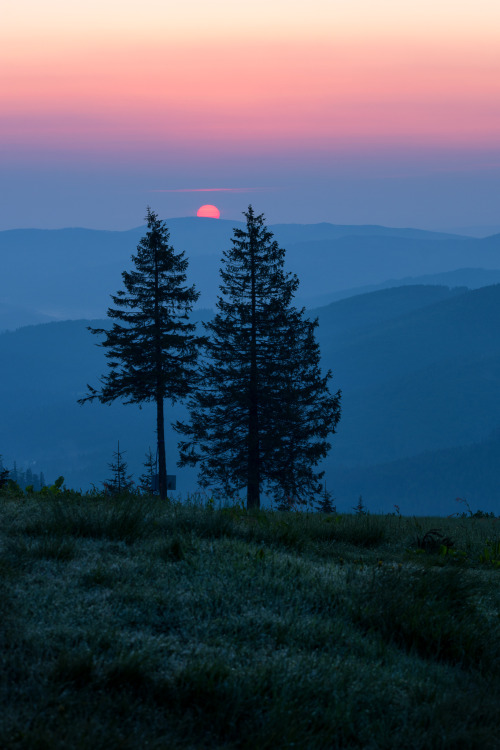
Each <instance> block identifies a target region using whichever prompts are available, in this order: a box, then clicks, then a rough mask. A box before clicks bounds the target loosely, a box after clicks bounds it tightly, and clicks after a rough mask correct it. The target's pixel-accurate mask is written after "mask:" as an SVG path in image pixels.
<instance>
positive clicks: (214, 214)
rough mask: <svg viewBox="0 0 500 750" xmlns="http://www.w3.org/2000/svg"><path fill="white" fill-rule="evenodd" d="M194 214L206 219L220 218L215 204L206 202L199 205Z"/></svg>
mask: <svg viewBox="0 0 500 750" xmlns="http://www.w3.org/2000/svg"><path fill="white" fill-rule="evenodd" d="M196 216H202V217H204V218H206V219H220V211H219V209H218V208H217V206H212V204H211V203H206V204H205V205H204V206H200V207H199V209H198V211H197V212H196Z"/></svg>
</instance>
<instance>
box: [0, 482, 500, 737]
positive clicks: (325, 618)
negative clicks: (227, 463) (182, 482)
mask: <svg viewBox="0 0 500 750" xmlns="http://www.w3.org/2000/svg"><path fill="white" fill-rule="evenodd" d="M0 504H1V505H0V507H1V513H2V519H3V520H2V528H1V531H0V567H1V571H2V577H1V579H0V593H1V596H0V607H1V617H2V630H1V635H0V638H1V641H2V644H1V645H2V655H3V661H2V670H1V671H0V698H1V703H2V707H3V709H4V710H3V711H2V712H1V715H0V745H1V747H2V748H5V750H14V749H15V748H20V749H23V750H24V749H26V750H32V748H47V750H48V749H49V748H50V750H59V749H60V750H63V749H64V750H66V748H69V747H72V748H73V747H74V748H80V750H96V749H97V748H103V749H104V748H118V747H119V748H122V750H136V749H137V748H145V747H149V748H157V749H158V750H159V749H160V748H167V747H168V748H172V749H173V750H175V749H176V748H178V749H179V750H180V748H183V749H184V748H193V750H194V748H209V747H210V748H221V749H222V748H224V749H225V750H229V749H231V748H235V749H236V748H243V749H245V748H248V750H254V748H259V749H262V750H266V748H268V749H269V750H271V749H272V750H274V749H276V748H290V747H296V748H315V750H316V749H319V750H321V749H323V748H324V749H325V750H326V749H327V748H328V750H330V749H331V748H342V749H344V748H352V749H353V750H354V749H355V748H360V749H361V748H363V749H366V748H385V749H386V750H391V749H393V750H401V748H407V747H411V748H413V750H433V749H436V750H437V749H438V748H439V749H442V750H443V749H444V748H449V747H456V748H464V749H465V748H467V750H476V749H477V750H484V749H485V748H495V747H498V746H499V745H500V687H499V686H500V679H499V678H500V624H499V620H498V616H497V613H498V607H499V605H500V598H499V589H498V585H497V580H498V565H499V564H500V560H499V559H498V556H499V548H498V545H499V543H500V542H499V539H498V529H497V525H496V524H497V521H495V520H494V519H475V518H466V519H451V520H450V519H448V520H445V521H444V520H443V519H430V518H429V519H420V521H419V522H418V523H417V522H415V521H414V520H412V519H405V518H401V517H397V516H392V517H388V516H386V517H375V516H335V515H330V516H324V515H322V514H315V515H312V514H296V513H288V514H279V513H271V512H260V513H252V514H248V513H246V512H245V511H244V510H242V509H240V508H237V507H233V508H229V507H228V508H221V509H218V508H212V507H203V506H202V505H201V504H196V503H192V504H187V505H186V504H185V505H182V506H181V505H177V504H175V503H160V502H159V501H158V500H157V499H154V498H150V497H143V498H141V497H137V496H126V497H125V496H121V497H118V498H114V499H113V498H103V497H96V496H94V497H88V496H87V497H81V496H78V495H75V494H74V493H66V494H62V495H60V496H59V497H54V498H53V499H50V498H48V497H37V496H34V497H32V498H26V497H24V498H22V499H21V498H16V497H10V498H8V497H4V498H0ZM436 526H439V529H440V530H439V532H435V533H434V534H432V533H428V532H430V531H431V530H432V529H433V528H435V527H436ZM439 534H441V535H442V536H441V537H440V536H439ZM443 542H444V543H443Z"/></svg>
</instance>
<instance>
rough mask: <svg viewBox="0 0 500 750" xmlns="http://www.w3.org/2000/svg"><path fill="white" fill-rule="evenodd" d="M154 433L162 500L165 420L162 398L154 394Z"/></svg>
mask: <svg viewBox="0 0 500 750" xmlns="http://www.w3.org/2000/svg"><path fill="white" fill-rule="evenodd" d="M156 434H157V436H158V473H159V491H160V497H161V499H162V500H165V498H166V497H167V462H166V458H165V420H164V417H163V398H162V395H161V393H158V392H157V395H156Z"/></svg>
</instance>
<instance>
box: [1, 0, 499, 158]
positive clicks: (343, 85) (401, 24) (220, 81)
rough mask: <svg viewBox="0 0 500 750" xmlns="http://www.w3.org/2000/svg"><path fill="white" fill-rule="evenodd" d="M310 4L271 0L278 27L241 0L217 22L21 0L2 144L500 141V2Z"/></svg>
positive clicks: (9, 52) (216, 14)
mask: <svg viewBox="0 0 500 750" xmlns="http://www.w3.org/2000/svg"><path fill="white" fill-rule="evenodd" d="M258 4H260V0H259V2H258ZM311 4H312V6H314V7H312V8H309V11H308V13H307V19H305V14H304V13H303V12H302V11H300V8H299V6H298V5H297V6H295V5H294V4H293V3H292V4H288V3H287V4H285V3H283V2H281V1H279V2H275V3H270V6H271V10H269V5H266V6H265V7H266V8H267V9H268V10H267V16H268V18H269V21H272V22H273V23H274V29H275V34H274V37H273V35H272V34H271V33H270V30H269V23H268V24H266V25H260V24H259V23H257V22H255V24H254V26H252V24H250V26H248V24H247V23H243V20H244V19H243V16H241V14H238V12H237V11H236V10H235V9H234V6H235V4H234V3H232V4H231V3H228V2H215V3H211V4H210V5H211V8H212V6H213V7H214V10H213V13H212V11H211V14H212V16H213V17H211V20H210V19H209V18H207V17H206V12H204V11H202V10H200V9H201V8H202V7H203V6H202V5H200V3H199V2H195V1H194V0H192V1H191V2H188V3H187V5H188V6H189V8H190V10H191V11H194V10H195V9H196V8H197V9H198V12H197V13H194V14H192V15H189V16H188V15H186V14H182V13H181V12H180V11H177V16H176V13H175V12H174V14H173V16H172V17H171V16H170V10H169V13H166V12H165V11H164V10H162V4H161V3H159V2H158V3H157V2H153V0H147V3H146V5H148V6H149V8H150V10H151V11H152V12H154V13H156V16H157V23H155V24H150V23H149V21H148V24H146V23H145V22H144V19H142V22H141V18H142V16H144V17H145V18H146V17H148V14H147V12H144V13H142V11H141V14H138V13H137V12H134V8H136V5H135V4H134V3H132V2H125V3H117V2H114V1H112V0H106V1H105V2H104V5H102V4H101V3H99V4H98V3H97V2H90V3H87V4H86V10H85V12H83V11H80V13H76V11H75V10H73V11H71V10H68V5H67V3H62V2H60V1H59V0H49V1H48V6H49V7H48V8H47V4H44V11H43V14H42V11H41V8H40V6H39V5H38V3H36V2H35V0H31V1H28V0H24V3H23V2H21V6H23V5H24V8H22V7H21V8H20V9H19V10H18V11H17V13H18V15H17V16H16V11H15V10H14V9H13V8H11V9H10V14H11V24H12V25H13V29H11V34H10V35H8V34H7V33H6V32H5V29H6V25H5V22H4V23H3V31H0V63H1V64H0V71H1V73H0V95H1V101H2V116H1V119H0V142H2V143H3V144H5V145H7V146H10V147H12V148H14V149H16V148H19V147H22V146H23V145H26V146H28V147H33V148H35V149H36V148H37V147H39V148H40V149H43V148H45V147H48V148H56V149H57V148H58V146H59V147H60V148H63V149H64V148H71V147H72V146H73V147H74V148H76V149H78V148H82V149H83V150H88V149H95V150H96V151H98V152H100V151H109V150H110V149H111V151H113V150H118V151H123V149H126V148H129V147H132V148H138V149H139V150H141V149H144V148H146V150H147V148H148V147H150V148H157V147H158V145H160V144H168V143H176V144H177V145H180V146H181V147H182V146H183V145H187V144H190V143H191V144H193V146H194V149H195V151H196V150H197V145H198V144H199V142H200V141H201V143H202V144H203V148H205V147H206V144H207V143H213V144H217V145H221V144H224V143H227V144H228V145H229V146H230V147H231V146H233V145H234V144H238V145H239V147H240V148H241V149H243V150H249V151H251V150H252V147H255V146H257V147H258V148H264V150H265V149H266V148H279V147H280V145H286V146H287V147H290V146H291V145H294V146H296V147H297V148H300V146H301V144H303V143H310V142H311V139H312V140H313V141H314V142H315V143H316V144H317V146H318V148H320V149H324V148H330V149H331V148H333V149H335V148H336V147H339V146H340V147H343V146H345V145H351V146H352V145H356V144H360V143H363V142H366V143H368V144H370V143H386V142H387V141H390V140H392V139H394V138H396V139H397V140H398V142H403V143H404V142H408V143H410V144H412V143H415V142H417V143H424V144H425V143H430V144H438V145H439V144H443V145H444V144H450V143H453V144H471V143H478V144H481V145H482V146H483V147H484V146H491V145H498V144H499V143H500V53H499V51H498V50H499V47H498V40H497V39H496V34H492V23H493V21H497V22H498V25H497V26H496V28H500V10H499V8H500V4H497V3H496V2H495V3H490V2H489V0H479V3H475V4H474V6H472V4H469V3H468V2H462V3H460V2H455V3H448V2H447V0H442V2H441V3H440V10H439V11H436V10H435V5H431V4H430V2H427V0H426V1H425V2H423V3H420V5H419V8H420V9H419V11H418V13H417V12H416V11H415V10H412V11H410V9H409V7H408V8H407V10H406V11H404V10H402V8H401V3H396V2H392V0H381V3H380V2H379V3H377V4H374V3H368V2H367V1H366V0H358V1H356V0H354V2H353V3H351V4H350V5H351V6H353V7H352V8H351V11H349V9H348V5H349V4H346V3H337V2H334V1H332V0H328V2H326V0H325V2H323V0H312V3H311ZM478 4H479V5H481V6H482V9H483V11H484V15H483V21H482V23H480V21H479V18H480V12H479V10H480V9H479V8H478V7H477V6H478ZM70 5H71V4H70ZM285 5H286V9H288V12H287V13H286V14H285V13H284V11H285ZM375 5H376V6H377V11H376V12H375V9H374V6H375ZM118 6H120V7H119V11H120V12H119V13H118ZM356 6H357V7H356ZM16 7H17V4H16ZM50 7H52V10H53V13H52V14H50ZM263 8H264V6H263ZM314 8H315V9H316V14H315V13H314V12H313V11H314ZM384 8H385V10H386V15H385V16H384V14H383V10H384ZM273 9H274V10H273ZM467 9H469V11H470V12H469V14H468V13H467ZM473 9H474V12H473ZM28 10H30V11H31V12H30V13H28ZM361 10H362V11H363V13H362V14H361V15H360V13H359V12H360V11H361ZM115 12H116V13H117V16H116V20H117V25H116V27H114V26H113V24H112V23H111V19H112V18H113V14H114V13H115ZM200 13H201V18H202V19H206V26H205V28H203V24H202V23H200V22H199V21H200ZM488 14H489V15H488ZM139 16H140V17H141V18H139ZM240 16H241V18H240ZM189 18H196V19H198V20H197V21H194V22H193V23H192V24H191V34H189V28H190V25H189ZM214 18H215V20H214ZM314 18H315V19H316V21H315V22H313V19H314ZM384 18H385V24H384V23H382V21H381V19H384ZM47 19H50V22H48V21H47ZM245 19H246V16H245ZM8 20H9V14H8V15H7V24H8ZM429 20H431V21H432V23H431V24H429V23H428V21H429ZM300 21H302V26H301V24H300ZM355 21H356V23H355ZM370 21H371V22H372V24H371V25H370ZM325 22H326V25H325ZM328 24H329V25H328ZM264 26H265V29H267V31H265V29H264ZM162 28H163V30H164V32H165V33H164V35H162V33H161V30H162ZM150 29H153V30H152V31H150ZM176 29H177V31H178V35H175V34H174V33H173V31H175V30H176ZM16 36H17V37H18V39H17V40H16ZM3 37H5V38H3ZM2 42H3V44H2ZM16 42H17V43H16Z"/></svg>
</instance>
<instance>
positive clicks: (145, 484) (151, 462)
mask: <svg viewBox="0 0 500 750" xmlns="http://www.w3.org/2000/svg"><path fill="white" fill-rule="evenodd" d="M143 466H144V468H145V469H146V471H145V472H144V473H143V474H141V476H140V478H139V487H140V488H141V490H143V491H144V492H148V493H149V494H151V493H152V492H153V481H154V476H155V474H156V457H155V456H154V455H153V451H152V450H151V448H149V450H148V452H147V453H146V460H145V461H144V463H143Z"/></svg>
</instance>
